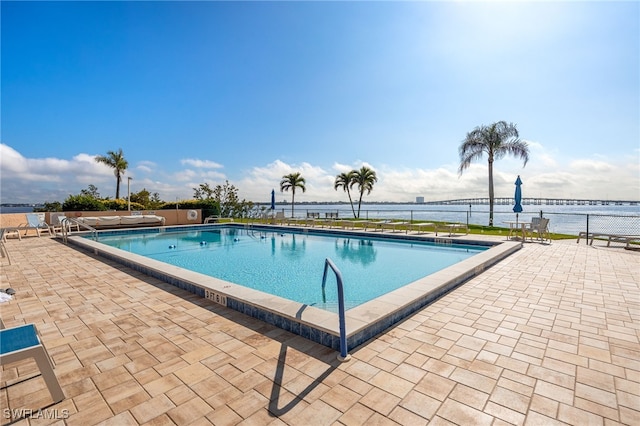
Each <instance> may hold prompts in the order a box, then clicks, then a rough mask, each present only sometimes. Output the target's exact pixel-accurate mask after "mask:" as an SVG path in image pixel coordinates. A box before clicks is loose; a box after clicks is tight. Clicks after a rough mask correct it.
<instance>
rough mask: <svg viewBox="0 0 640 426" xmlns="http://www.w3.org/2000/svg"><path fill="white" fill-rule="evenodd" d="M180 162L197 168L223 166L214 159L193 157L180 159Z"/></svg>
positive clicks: (217, 167) (218, 167) (219, 167)
mask: <svg viewBox="0 0 640 426" xmlns="http://www.w3.org/2000/svg"><path fill="white" fill-rule="evenodd" d="M180 163H181V164H184V165H187V166H191V167H196V168H198V169H221V168H223V167H224V166H223V165H222V164H218V163H216V162H214V161H209V160H198V159H195V158H186V159H183V160H180Z"/></svg>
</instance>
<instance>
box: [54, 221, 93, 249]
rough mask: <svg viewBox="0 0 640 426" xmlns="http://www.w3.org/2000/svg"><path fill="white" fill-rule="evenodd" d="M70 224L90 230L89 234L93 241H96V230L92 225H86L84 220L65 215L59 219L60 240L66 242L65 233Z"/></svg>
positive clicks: (68, 229)
mask: <svg viewBox="0 0 640 426" xmlns="http://www.w3.org/2000/svg"><path fill="white" fill-rule="evenodd" d="M71 224H75V225H78V227H82V228H84V229H87V230H89V231H91V236H92V237H93V239H94V241H98V230H97V229H96V228H94V227H93V226H90V225H87V224H86V223H84V222H81V221H79V220H78V219H75V218H72V217H65V218H64V219H62V220H61V221H60V225H62V241H64V242H65V243H66V242H67V234H68V232H69V231H70V230H71Z"/></svg>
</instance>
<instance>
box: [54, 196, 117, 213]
mask: <svg viewBox="0 0 640 426" xmlns="http://www.w3.org/2000/svg"><path fill="white" fill-rule="evenodd" d="M104 210H108V209H107V207H106V206H105V205H104V203H103V202H102V201H100V200H98V199H96V198H94V197H91V196H88V195H69V196H68V197H67V199H66V200H64V203H62V211H65V212H69V211H81V212H82V211H85V212H86V211H104Z"/></svg>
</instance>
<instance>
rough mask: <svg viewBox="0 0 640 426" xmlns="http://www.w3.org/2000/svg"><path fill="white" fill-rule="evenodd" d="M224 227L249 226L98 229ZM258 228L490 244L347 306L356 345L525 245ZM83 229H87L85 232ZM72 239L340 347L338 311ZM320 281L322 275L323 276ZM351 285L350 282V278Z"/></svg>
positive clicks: (211, 226)
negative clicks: (421, 275) (447, 265)
mask: <svg viewBox="0 0 640 426" xmlns="http://www.w3.org/2000/svg"><path fill="white" fill-rule="evenodd" d="M220 226H232V227H239V228H246V227H247V226H246V225H242V224H233V223H224V224H206V225H184V226H172V227H164V228H145V229H143V230H140V229H123V230H108V231H99V232H98V234H99V235H100V234H103V235H104V234H108V235H114V234H119V233H122V234H135V233H139V232H145V231H146V232H148V231H150V230H151V229H158V230H159V232H167V230H174V229H175V230H180V231H182V230H203V229H215V227H220ZM252 228H253V229H264V230H266V231H274V230H283V231H293V232H302V233H305V232H314V233H317V234H325V235H334V234H341V235H345V234H347V235H353V236H360V237H376V238H383V239H399V240H404V241H423V242H425V241H426V242H435V243H439V244H444V245H448V244H454V243H455V244H457V243H460V244H470V245H481V246H485V247H489V248H488V249H487V250H485V251H482V252H480V253H478V254H476V255H474V256H472V257H470V258H468V259H465V260H463V261H461V262H458V263H456V264H455V265H452V266H449V267H447V268H444V269H442V270H440V271H438V272H435V273H433V274H430V275H427V276H425V277H422V278H420V279H418V280H416V281H414V282H412V283H410V284H407V285H405V286H403V287H401V288H399V289H396V290H393V291H391V292H389V293H387V294H385V295H383V296H380V297H378V298H376V299H373V300H371V301H369V302H366V303H363V304H361V305H358V306H356V307H354V308H351V309H349V310H347V311H346V314H345V316H346V335H347V346H348V348H349V349H353V348H355V347H357V346H360V345H361V344H363V343H365V342H366V341H368V340H370V339H371V338H373V337H375V336H376V335H378V334H379V333H381V332H382V331H384V330H386V329H388V328H389V327H391V326H392V325H394V324H396V323H398V322H400V321H402V320H403V319H405V318H407V317H408V316H410V315H411V314H413V313H414V312H416V311H417V310H419V309H421V308H423V307H424V306H426V305H428V304H429V303H431V302H433V301H434V300H436V299H438V298H439V297H440V296H442V295H444V294H445V293H447V292H449V291H451V290H452V289H454V288H456V287H457V286H459V285H461V284H463V283H464V282H466V281H468V280H469V279H471V278H473V277H475V276H477V275H479V274H481V273H482V272H483V271H484V270H485V269H487V268H489V267H491V265H493V264H495V263H497V262H499V261H500V260H502V259H504V258H506V257H508V256H509V255H510V254H512V253H514V252H515V251H517V250H519V249H521V248H522V242H519V241H518V242H516V241H496V242H492V241H478V240H470V239H468V238H467V237H465V238H460V237H453V238H452V237H430V236H428V235H402V234H393V233H392V234H385V233H380V232H365V231H360V230H343V229H326V228H324V229H321V228H311V229H309V228H300V227H296V226H281V225H253V226H252ZM81 234H84V233H81ZM67 240H68V241H69V242H70V243H71V244H73V245H75V246H78V247H81V248H83V249H85V250H88V251H91V252H93V253H94V254H95V255H98V256H100V257H103V258H106V259H109V260H113V261H115V262H117V263H120V264H122V265H124V266H127V267H129V268H131V269H133V270H136V271H138V272H142V273H144V274H146V275H149V276H151V277H154V278H157V279H159V280H161V281H163V282H166V283H169V284H171V285H174V286H176V287H179V288H182V289H184V290H187V291H189V292H191V293H193V294H196V295H199V296H200V297H204V298H206V299H208V300H211V301H212V302H215V303H220V304H222V305H224V306H226V307H229V308H231V309H234V310H236V311H239V312H242V313H244V314H246V315H249V316H251V317H254V318H257V319H260V320H262V321H264V322H267V323H269V324H272V325H274V326H276V327H279V328H282V329H284V330H287V331H290V332H292V333H294V334H298V335H300V336H302V337H305V338H307V339H309V340H311V341H314V342H316V343H320V344H322V345H325V346H328V347H331V348H333V349H335V350H339V349H340V327H339V318H338V314H337V313H334V312H330V311H326V310H323V309H320V308H316V307H314V306H309V305H306V304H303V303H300V302H294V301H292V300H288V299H284V298H282V297H279V296H274V295H271V294H268V293H264V292H262V291H259V290H254V289H251V288H248V287H243V286H241V285H238V284H234V283H230V282H227V281H224V280H221V279H218V278H214V277H211V276H208V275H204V274H201V273H199V272H193V271H189V270H186V269H182V268H180V267H177V266H173V265H169V264H167V263H164V262H160V261H157V260H154V259H149V258H147V257H144V256H141V255H137V254H134V253H130V252H126V251H123V250H120V249H117V248H114V247H110V246H107V245H104V244H101V243H100V242H99V241H98V242H96V241H93V240H90V239H87V238H84V237H83V236H81V235H75V236H69V237H68V238H67ZM318 279H319V282H320V279H321V277H319V278H318ZM346 285H348V283H346Z"/></svg>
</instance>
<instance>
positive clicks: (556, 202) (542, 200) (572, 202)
mask: <svg viewBox="0 0 640 426" xmlns="http://www.w3.org/2000/svg"><path fill="white" fill-rule="evenodd" d="M493 201H494V204H495V205H505V206H509V205H513V204H514V201H513V197H495V198H494V199H493ZM417 204H438V205H443V204H445V205H446V204H451V205H469V204H473V205H483V204H486V205H489V197H479V198H460V199H457V200H443V201H425V202H424V203H417ZM638 204H640V201H638V200H598V199H596V200H585V199H579V198H546V197H523V198H522V205H533V206H637V205H638Z"/></svg>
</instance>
